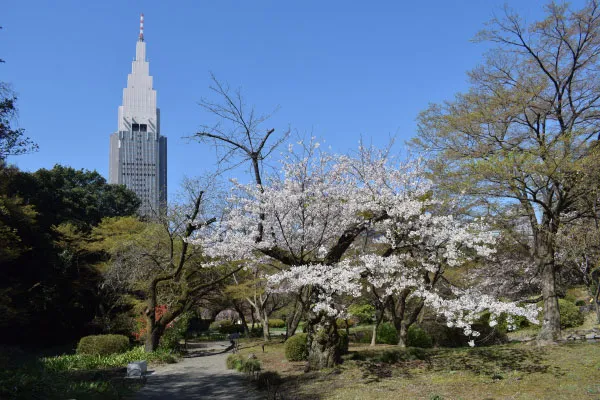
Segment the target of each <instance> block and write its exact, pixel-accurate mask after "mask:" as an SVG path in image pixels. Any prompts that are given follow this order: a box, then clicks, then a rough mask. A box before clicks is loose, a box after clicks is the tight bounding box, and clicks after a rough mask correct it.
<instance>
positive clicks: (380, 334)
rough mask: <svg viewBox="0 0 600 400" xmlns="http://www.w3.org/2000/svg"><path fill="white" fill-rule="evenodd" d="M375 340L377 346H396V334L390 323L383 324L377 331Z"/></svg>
mask: <svg viewBox="0 0 600 400" xmlns="http://www.w3.org/2000/svg"><path fill="white" fill-rule="evenodd" d="M376 339H377V343H379V344H398V332H397V331H396V328H395V327H394V325H393V324H392V323H390V322H384V323H383V324H381V325H379V328H378V329H377V338H376ZM369 341H370V340H369Z"/></svg>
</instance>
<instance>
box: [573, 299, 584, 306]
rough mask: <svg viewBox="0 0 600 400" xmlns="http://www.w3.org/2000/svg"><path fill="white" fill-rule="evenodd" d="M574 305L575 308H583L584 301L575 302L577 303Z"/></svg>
mask: <svg viewBox="0 0 600 400" xmlns="http://www.w3.org/2000/svg"><path fill="white" fill-rule="evenodd" d="M575 305H576V306H577V307H583V306H585V300H577V301H576V302H575Z"/></svg>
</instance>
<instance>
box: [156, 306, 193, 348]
mask: <svg viewBox="0 0 600 400" xmlns="http://www.w3.org/2000/svg"><path fill="white" fill-rule="evenodd" d="M191 317H192V315H191V314H190V313H184V314H182V315H180V316H179V317H178V318H177V319H176V320H175V321H174V322H173V326H172V327H170V328H167V329H166V330H165V333H163V335H162V337H161V338H160V345H159V346H160V348H162V349H165V350H170V351H175V352H179V351H181V350H182V348H181V341H182V340H185V338H186V334H187V332H188V329H189V327H190V319H191Z"/></svg>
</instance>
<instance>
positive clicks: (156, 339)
mask: <svg viewBox="0 0 600 400" xmlns="http://www.w3.org/2000/svg"><path fill="white" fill-rule="evenodd" d="M164 331H165V330H164V328H163V327H161V326H160V325H157V326H155V327H154V328H153V329H152V330H150V331H149V332H148V335H147V336H146V342H145V343H144V351H145V352H146V353H151V352H153V351H156V349H158V345H159V344H160V338H161V337H162V334H163V333H164Z"/></svg>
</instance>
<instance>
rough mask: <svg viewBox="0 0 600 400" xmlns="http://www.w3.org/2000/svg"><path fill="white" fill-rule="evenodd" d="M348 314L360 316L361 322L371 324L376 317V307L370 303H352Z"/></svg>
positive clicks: (359, 320)
mask: <svg viewBox="0 0 600 400" xmlns="http://www.w3.org/2000/svg"><path fill="white" fill-rule="evenodd" d="M348 314H350V315H352V316H354V317H356V318H358V322H359V323H361V324H370V323H372V322H373V319H374V318H375V307H373V306H372V305H370V304H352V305H351V306H350V307H348Z"/></svg>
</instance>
